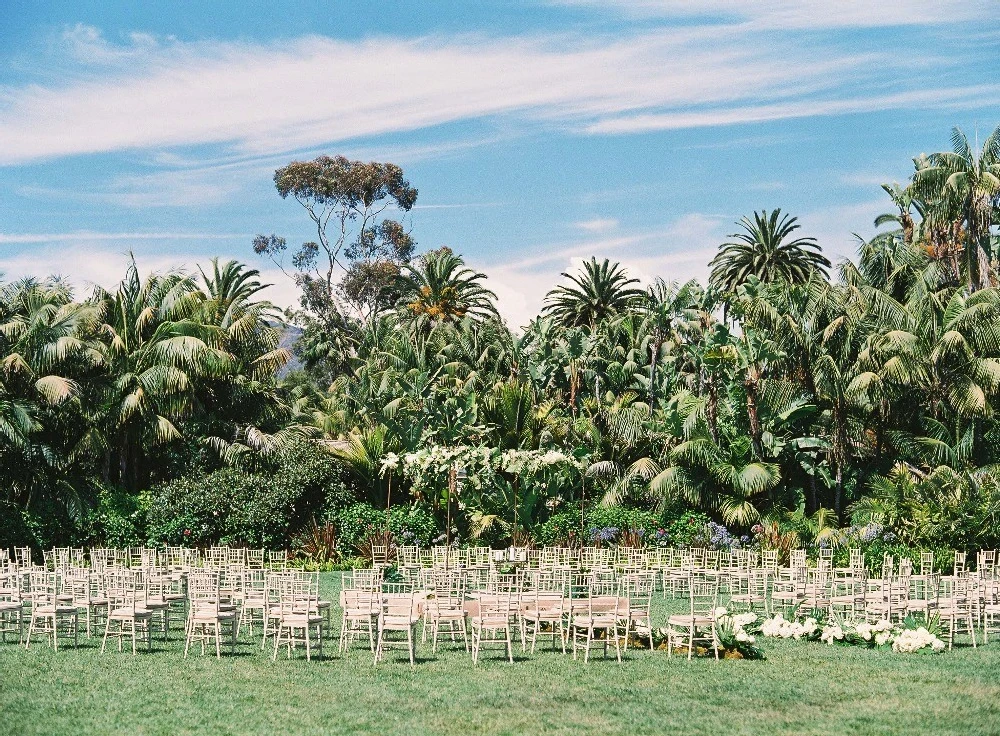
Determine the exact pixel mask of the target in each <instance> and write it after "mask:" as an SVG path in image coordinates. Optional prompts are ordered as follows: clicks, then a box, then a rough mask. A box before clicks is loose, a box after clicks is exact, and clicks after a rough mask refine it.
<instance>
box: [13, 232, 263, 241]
mask: <svg viewBox="0 0 1000 736" xmlns="http://www.w3.org/2000/svg"><path fill="white" fill-rule="evenodd" d="M248 237H250V236H248V235H247V234H246V233H189V232H119V233H105V232H94V231H91V230H80V231H77V232H69V233H0V243H18V244H23V243H67V242H76V241H80V242H92V241H117V240H136V241H139V240H144V241H145V240H238V239H243V240H245V239H247V238H248Z"/></svg>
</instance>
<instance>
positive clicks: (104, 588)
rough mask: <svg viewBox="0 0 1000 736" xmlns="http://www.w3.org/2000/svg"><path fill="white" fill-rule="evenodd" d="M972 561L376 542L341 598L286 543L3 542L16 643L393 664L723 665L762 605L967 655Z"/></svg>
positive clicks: (973, 605)
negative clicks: (911, 637) (743, 618)
mask: <svg viewBox="0 0 1000 736" xmlns="http://www.w3.org/2000/svg"><path fill="white" fill-rule="evenodd" d="M970 562H971V561H970V560H968V558H967V556H966V554H965V553H961V552H955V553H954V554H953V556H952V557H951V558H950V559H949V560H947V561H942V560H935V559H934V555H933V553H923V554H921V555H920V558H919V559H918V560H910V559H900V560H895V559H893V558H892V557H891V556H889V555H886V556H885V557H884V559H883V560H881V561H880V564H879V565H878V566H877V567H876V570H875V572H874V573H872V572H870V570H871V566H870V565H869V564H868V563H869V561H868V560H866V559H865V558H864V555H863V554H862V553H861V552H860V550H851V554H850V564H849V565H848V566H846V567H841V568H836V567H834V566H833V555H832V551H830V550H828V549H820V550H819V557H818V558H817V559H815V560H807V559H806V552H805V550H791V551H790V553H789V555H788V559H787V560H783V561H780V562H779V557H778V552H777V551H775V550H764V551H762V552H757V551H751V550H739V549H737V550H733V551H732V552H720V551H717V550H707V549H700V548H697V549H659V548H651V549H643V548H628V547H618V548H594V547H586V548H582V549H570V548H560V547H543V548H538V549H527V548H509V549H506V550H491V549H489V548H476V547H473V548H448V547H433V548H431V549H420V548H418V547H407V546H403V547H400V548H398V549H395V548H388V547H382V548H379V547H376V548H375V549H374V560H373V565H372V567H371V568H364V569H354V570H350V571H344V572H342V573H330V575H331V576H333V577H339V580H338V581H337V582H339V585H338V586H337V595H336V600H328V599H325V598H324V597H323V592H322V591H321V585H320V573H319V572H316V571H305V570H301V569H294V568H293V567H291V566H290V565H289V561H288V556H287V554H286V553H285V552H283V551H279V552H274V551H265V550H259V549H246V548H230V547H211V548H208V549H205V550H196V549H188V548H181V547H167V548H164V549H152V548H132V549H98V548H94V549H90V550H84V549H74V548H62V549H53V550H48V551H46V552H44V554H43V559H42V560H35V559H33V554H32V551H31V550H30V549H29V548H17V549H14V550H12V551H9V552H8V551H4V552H2V553H0V636H2V640H3V641H4V642H16V643H19V644H22V645H23V647H24V648H25V649H26V650H30V649H31V648H32V646H33V645H34V646H35V647H37V646H38V645H39V644H45V645H48V646H51V647H52V648H53V649H54V650H58V649H60V648H65V647H67V646H71V647H79V646H80V643H81V636H82V637H84V638H85V639H94V640H95V641H98V640H99V642H100V651H101V652H102V653H103V652H105V651H106V650H107V648H108V644H109V641H110V642H111V643H112V646H114V647H116V648H117V649H118V651H122V650H123V648H130V649H131V651H132V653H133V654H135V653H137V652H138V651H139V650H140V649H141V648H143V647H144V648H145V649H146V650H147V651H151V650H152V649H153V643H154V640H156V641H162V642H166V641H168V640H169V639H170V637H171V636H174V637H178V638H180V639H181V640H182V641H183V645H184V646H183V656H184V657H188V656H189V655H190V654H191V653H192V651H196V652H199V653H200V654H205V653H206V652H211V653H214V655H215V656H216V657H222V656H223V653H224V651H226V652H229V653H232V652H233V651H235V649H236V647H237V644H238V643H241V642H242V643H243V644H247V643H248V642H254V643H255V644H256V645H257V646H258V647H259V649H260V650H261V651H263V652H265V653H267V654H270V657H271V659H272V660H275V659H277V657H278V654H279V653H283V654H284V655H285V657H286V658H290V657H291V656H292V655H293V654H301V655H302V656H304V658H305V659H306V660H309V661H311V660H313V659H314V658H320V659H321V658H323V656H324V641H325V640H328V639H334V638H335V639H336V641H337V652H338V654H341V655H343V654H346V653H348V652H350V651H351V650H357V649H359V648H361V649H367V650H368V652H369V654H370V655H371V657H372V660H373V663H375V664H378V663H380V662H383V661H385V660H386V659H387V658H388V651H389V650H390V649H402V650H403V651H405V653H406V660H408V662H409V663H410V665H411V666H412V665H415V664H416V662H417V659H418V656H417V654H418V648H420V649H421V650H423V649H424V648H427V647H428V646H429V649H430V651H429V652H428V653H425V652H423V651H421V658H422V657H424V656H425V655H426V656H434V655H435V654H436V653H437V651H438V648H439V646H441V645H442V644H443V643H448V644H449V645H453V646H455V647H459V646H460V647H461V649H462V650H464V651H465V652H468V654H469V657H470V659H471V662H472V663H473V664H478V663H479V662H480V661H481V659H482V657H483V654H484V650H485V651H486V652H490V653H492V654H493V655H495V658H497V659H501V660H506V661H507V662H508V663H510V664H514V663H515V658H514V654H515V650H518V651H519V653H520V655H522V656H530V655H532V654H534V653H535V651H536V649H537V647H538V645H539V639H540V638H541V640H542V644H543V646H544V645H548V647H549V648H550V649H551V650H553V651H559V652H561V653H562V654H566V655H568V656H571V657H572V658H573V659H582V661H583V662H585V663H587V662H589V661H590V660H591V658H592V655H593V654H594V653H596V651H597V650H600V654H601V655H602V656H604V657H607V656H608V655H609V652H611V653H613V655H614V658H615V660H616V661H617V662H622V661H623V659H627V655H628V650H629V647H630V646H631V647H632V648H639V647H641V648H648V649H649V650H654V649H656V648H657V647H659V648H662V649H666V655H667V657H671V656H672V655H673V654H674V652H675V650H680V651H681V652H682V653H683V654H684V656H686V658H687V659H692V658H693V657H695V656H696V655H697V654H698V653H699V651H700V652H701V653H703V654H707V655H709V656H712V657H714V658H715V659H718V658H719V656H720V654H724V653H725V647H724V646H723V645H722V643H721V642H720V639H719V633H718V627H719V625H720V617H725V616H727V615H731V613H736V612H745V613H753V614H755V617H759V618H760V619H762V620H763V619H767V618H768V617H770V616H776V615H780V616H781V617H782V618H783V619H784V620H786V621H794V620H795V618H796V617H797V616H798V617H805V616H808V617H812V618H813V620H815V619H817V618H819V619H821V620H830V621H837V622H841V621H843V622H847V623H858V622H864V623H865V624H866V625H869V626H871V625H876V624H878V623H879V622H886V624H887V625H902V624H903V623H904V622H906V621H907V620H912V619H913V618H919V619H920V620H921V621H924V622H926V623H927V624H928V625H929V624H930V623H931V622H937V624H938V626H939V628H940V632H941V633H940V637H941V640H942V642H943V643H945V644H947V647H948V648H949V649H951V648H953V647H954V646H956V645H963V646H964V645H968V646H971V647H973V648H975V647H977V646H979V645H981V644H984V643H986V642H988V640H989V636H990V634H994V635H996V634H1000V577H998V567H997V554H996V552H995V551H981V552H979V553H977V554H976V555H975V558H974V563H975V564H969V563H970ZM942 567H944V568H945V571H944V572H942V570H941V568H942ZM654 598H658V599H660V601H662V602H663V603H662V605H661V606H660V607H659V608H658V609H657V610H655V611H654V606H653V601H654ZM748 620H749V619H748Z"/></svg>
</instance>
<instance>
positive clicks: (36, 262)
mask: <svg viewBox="0 0 1000 736" xmlns="http://www.w3.org/2000/svg"><path fill="white" fill-rule="evenodd" d="M114 240H115V238H106V239H104V240H103V241H100V242H97V243H95V242H94V241H93V240H90V239H88V240H86V241H81V243H84V242H85V243H86V245H85V247H80V248H71V247H66V245H65V243H61V244H60V245H59V246H58V247H52V246H49V247H42V248H34V249H32V250H31V251H26V252H23V253H19V254H15V255H13V256H5V257H4V258H3V260H2V261H0V273H2V275H3V278H4V279H16V278H22V277H26V276H34V277H37V278H42V277H45V276H62V277H65V278H66V279H67V280H68V281H69V283H70V284H72V285H73V286H74V287H75V288H76V289H78V290H80V291H82V292H86V291H89V290H90V289H91V288H93V287H94V286H95V285H96V286H102V287H104V288H105V289H112V288H114V287H115V285H116V284H118V283H119V282H120V281H121V280H122V278H123V277H124V275H125V270H126V268H127V267H128V265H129V263H130V262H131V256H130V255H129V254H128V253H126V252H123V251H121V250H117V249H116V248H115V247H114V245H113V241H114ZM220 258H221V259H222V260H227V259H228V258H234V259H236V260H243V261H245V260H246V259H245V258H241V257H240V256H239V255H232V254H226V253H223V254H220ZM135 260H136V266H137V267H138V269H139V273H140V275H141V276H143V277H145V276H146V275H148V274H150V273H166V272H168V271H182V272H184V273H188V274H192V275H197V273H198V271H197V267H198V266H199V265H201V266H202V267H205V266H207V265H208V260H209V259H208V258H206V257H205V256H203V255H198V254H193V253H183V252H182V253H170V254H165V253H156V254H150V253H139V254H136V256H135ZM255 267H256V268H258V270H260V272H261V275H260V280H261V282H262V283H265V284H269V286H268V287H267V288H266V289H265V290H264V291H262V292H261V297H262V298H264V299H267V300H269V301H271V302H273V303H274V304H275V305H277V306H278V307H280V308H282V309H284V308H286V307H292V306H296V305H297V304H298V291H297V288H296V286H295V283H294V282H293V281H292V280H291V279H289V278H288V277H287V276H285V275H284V274H283V273H281V271H280V270H278V269H276V268H273V267H267V266H259V265H256V266H255Z"/></svg>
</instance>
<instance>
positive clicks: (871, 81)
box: [0, 0, 1000, 327]
mask: <svg viewBox="0 0 1000 736" xmlns="http://www.w3.org/2000/svg"><path fill="white" fill-rule="evenodd" d="M206 8H208V10H206ZM995 13H996V8H995V5H994V4H993V2H992V1H991V0H960V1H954V0H934V1H931V0H926V1H924V2H919V1H918V0H895V1H894V2H893V3H874V2H868V1H862V0H837V2H831V1H830V0H826V1H825V2H818V3H812V2H803V1H801V0H799V1H796V0H769V1H768V2H750V1H748V0H627V1H625V2H613V1H611V0H608V1H603V2H602V1H601V0H537V2H529V1H528V0H507V1H506V2H496V3H487V2H444V1H441V2H427V0H422V1H416V2H409V1H408V0H387V1H386V2H379V1H377V0H376V1H371V0H367V1H366V2H364V3H362V2H335V3H331V2H328V1H327V0H317V1H316V2H309V1H306V0H283V2H281V3H263V2H253V1H250V0H241V1H240V2H226V1H224V0H217V1H215V2H212V3H204V2H194V1H186V0H173V1H172V2H144V3H134V2H125V0H101V2H87V1H85V0H72V1H71V2H61V1H59V0H48V1H47V2H46V3H35V2H30V1H22V0H0V272H2V273H3V274H4V278H5V279H12V278H16V277H21V276H25V275H34V276H46V275H49V274H58V275H62V276H65V277H68V278H69V279H70V280H71V281H72V282H73V283H74V284H75V285H77V286H78V288H79V289H80V291H81V294H82V293H85V292H86V290H87V289H88V288H89V287H90V286H91V285H92V284H95V283H96V284H101V285H102V286H105V287H113V286H114V285H115V283H116V282H117V281H118V280H119V279H120V278H121V276H122V274H123V272H124V269H125V266H126V263H127V259H128V253H130V252H131V253H133V254H134V256H135V258H136V261H137V263H138V265H139V267H140V269H141V270H142V271H143V272H153V271H159V272H162V271H165V270H167V269H171V268H182V269H186V270H188V271H191V272H194V271H195V269H196V267H197V265H198V264H205V263H207V261H208V260H209V259H210V258H211V257H212V256H221V257H223V258H237V259H239V260H243V261H246V262H247V263H250V264H252V265H253V266H254V267H256V268H259V269H260V270H261V272H262V273H263V275H264V278H265V281H266V282H268V283H271V284H273V286H271V287H270V288H269V289H268V290H267V292H265V294H266V296H267V297H268V298H270V299H271V300H272V301H274V302H275V303H276V304H278V305H280V306H289V305H292V304H293V303H294V302H295V299H296V296H295V287H294V284H293V283H292V282H291V281H290V280H289V279H288V278H287V277H286V276H285V275H284V274H282V273H281V271H280V270H278V269H277V268H276V267H274V266H273V264H271V263H269V262H268V261H266V260H262V259H260V258H258V257H257V256H256V255H254V253H253V251H252V248H251V241H252V239H253V236H254V235H255V234H257V233H268V234H269V233H277V234H279V235H282V236H284V237H286V238H287V239H288V241H289V243H292V244H294V243H298V242H302V241H303V240H309V239H312V238H313V236H312V228H311V222H310V221H309V220H308V218H307V216H306V214H305V212H304V211H303V210H302V209H301V207H300V206H299V205H298V204H297V203H295V202H294V201H292V200H290V199H289V200H283V199H281V198H280V197H279V196H278V194H277V192H276V191H275V188H274V183H273V179H272V177H273V174H274V170H275V169H276V168H278V167H280V166H283V165H284V164H286V163H288V162H289V161H292V160H304V159H309V158H313V157H315V156H317V155H320V154H328V155H338V154H342V155H345V156H347V157H349V158H352V159H363V160H377V161H391V162H393V163H396V164H398V165H400V166H402V167H403V169H404V171H405V173H406V176H407V178H408V179H409V181H410V182H411V184H413V185H414V186H415V187H417V188H418V190H419V197H418V200H417V205H416V207H414V209H413V210H412V211H411V212H410V213H409V214H408V215H407V217H406V222H407V225H408V226H409V227H411V228H412V234H413V236H414V237H415V239H416V241H417V244H418V245H417V248H418V251H419V250H426V249H430V248H437V247H440V246H443V245H447V246H449V247H451V248H452V249H453V250H455V251H457V252H459V253H461V254H463V256H464V257H465V258H466V260H467V261H468V262H469V264H470V265H472V266H473V267H475V268H476V269H478V270H482V271H484V272H485V273H486V274H487V275H488V276H489V279H488V282H487V284H488V286H490V287H491V288H492V289H493V290H494V291H495V292H496V293H497V294H498V297H499V307H500V310H501V313H502V314H503V315H504V316H505V317H507V319H508V321H509V322H510V323H511V324H512V326H515V327H516V326H518V325H522V324H524V323H526V322H527V321H528V319H530V318H531V316H533V315H534V314H535V313H536V312H537V311H538V309H539V308H540V307H541V304H542V299H543V297H544V294H545V292H546V291H547V290H548V289H550V288H551V287H552V286H553V285H554V284H555V283H556V282H557V281H558V280H559V278H560V273H561V272H564V271H567V270H574V269H575V268H577V267H578V266H579V264H580V262H581V261H582V260H583V259H586V258H589V257H591V256H596V257H598V258H611V259H613V260H618V261H621V262H622V263H624V264H625V265H626V266H627V268H628V270H629V272H630V273H631V274H632V275H634V276H635V277H637V278H639V279H641V280H643V281H645V282H648V281H650V280H651V279H653V278H655V277H663V278H665V279H668V280H670V279H678V280H686V279H688V278H693V277H695V278H704V277H705V276H706V275H707V272H708V267H707V264H708V262H709V260H711V258H712V256H713V255H714V252H715V250H716V248H717V247H718V245H719V244H720V243H722V242H724V241H725V240H726V239H727V235H729V234H731V233H733V232H735V231H736V224H735V223H736V221H737V220H739V219H740V217H742V216H744V215H750V214H751V213H752V212H754V211H755V210H760V209H762V208H767V209H772V208H776V207H780V208H781V209H782V210H783V211H785V212H788V213H790V214H792V215H795V216H797V217H798V218H799V221H800V223H801V225H802V231H801V233H802V234H803V235H811V236H814V237H816V238H817V239H818V240H819V243H820V245H821V246H822V247H823V248H824V251H825V252H826V254H827V255H828V256H829V257H830V258H831V260H833V261H834V262H837V261H840V260H842V259H843V258H846V257H850V256H852V255H853V253H854V251H855V247H856V242H857V240H856V236H855V234H860V235H861V236H863V237H870V236H871V235H872V234H873V233H874V232H875V229H874V225H873V219H874V217H875V216H876V215H878V214H879V213H881V212H885V211H888V210H890V209H891V203H890V202H889V201H888V199H887V197H886V196H885V195H884V193H883V192H882V191H881V189H880V188H879V185H880V184H881V183H883V182H892V181H900V182H903V181H905V180H906V179H907V177H908V176H909V174H910V172H911V171H912V167H913V165H912V161H911V159H912V157H913V156H916V155H918V154H920V153H924V152H926V153H931V152H933V151H938V150H946V149H947V148H948V147H949V145H950V144H949V141H950V131H951V129H952V127H953V126H956V125H957V126H959V127H961V128H962V129H963V130H965V131H966V132H967V133H968V134H969V136H970V138H975V136H976V135H977V134H978V136H979V139H980V140H982V139H983V138H985V136H986V135H988V134H989V132H990V131H991V130H993V128H994V127H996V126H997V125H998V124H1000V29H998V27H997V26H996V23H995Z"/></svg>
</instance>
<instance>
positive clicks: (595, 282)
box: [542, 258, 644, 330]
mask: <svg viewBox="0 0 1000 736" xmlns="http://www.w3.org/2000/svg"><path fill="white" fill-rule="evenodd" d="M562 276H563V278H567V279H569V280H570V282H571V283H570V284H567V285H560V286H557V287H556V288H555V289H553V290H552V291H550V292H549V293H548V294H546V295H545V308H544V309H543V310H542V311H543V313H545V314H551V315H552V316H553V317H555V319H556V320H558V321H559V322H560V323H562V324H563V325H564V326H566V327H589V328H590V329H592V330H593V329H595V328H596V327H597V324H598V323H599V322H601V321H602V320H604V319H607V318H608V317H611V316H613V315H616V314H619V313H621V312H624V311H626V310H627V309H629V308H631V307H633V306H635V305H636V304H637V303H638V302H639V301H640V300H641V299H642V298H643V296H644V292H643V291H642V290H641V289H637V288H635V287H634V286H633V284H638V283H639V280H638V279H633V278H629V276H628V274H627V272H626V271H625V269H624V268H623V267H622V265H621V264H620V263H612V262H611V261H609V260H608V259H607V258H605V259H604V261H603V262H601V263H598V262H597V259H596V258H591V259H590V260H589V261H584V263H583V270H582V272H580V273H579V274H568V273H563V274H562Z"/></svg>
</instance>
